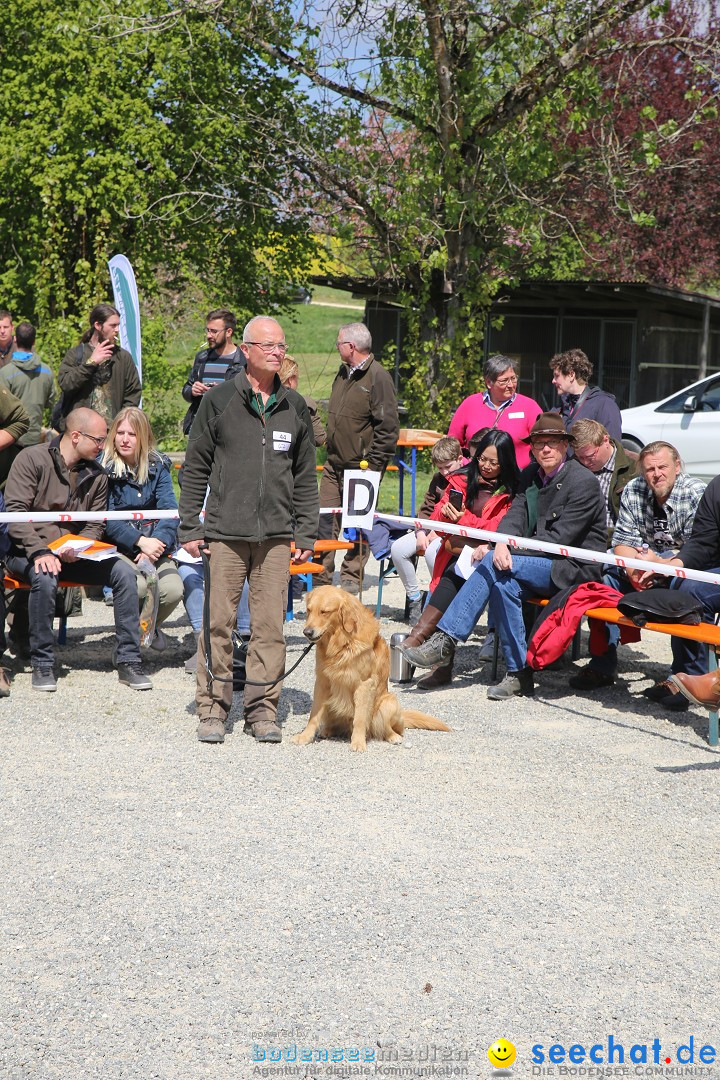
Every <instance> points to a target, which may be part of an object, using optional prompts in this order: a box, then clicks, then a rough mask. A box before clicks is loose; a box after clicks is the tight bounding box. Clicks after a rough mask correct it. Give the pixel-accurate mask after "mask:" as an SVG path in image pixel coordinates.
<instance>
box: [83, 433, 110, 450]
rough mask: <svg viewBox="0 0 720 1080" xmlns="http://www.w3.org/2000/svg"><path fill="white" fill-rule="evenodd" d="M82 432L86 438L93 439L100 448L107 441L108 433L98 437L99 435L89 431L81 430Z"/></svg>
mask: <svg viewBox="0 0 720 1080" xmlns="http://www.w3.org/2000/svg"><path fill="white" fill-rule="evenodd" d="M80 434H81V435H84V436H85V438H86V439H92V441H93V442H94V443H95V445H96V446H97V448H98V450H99V449H100V447H101V446H104V445H105V443H106V442H107V435H103V437H102V438H101V439H98V437H97V435H91V434H90V432H89V431H81V432H80Z"/></svg>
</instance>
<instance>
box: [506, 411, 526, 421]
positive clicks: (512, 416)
mask: <svg viewBox="0 0 720 1080" xmlns="http://www.w3.org/2000/svg"><path fill="white" fill-rule="evenodd" d="M524 419H525V413H524V412H509V413H508V420H524Z"/></svg>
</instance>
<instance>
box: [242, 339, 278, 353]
mask: <svg viewBox="0 0 720 1080" xmlns="http://www.w3.org/2000/svg"><path fill="white" fill-rule="evenodd" d="M245 344H246V345H257V347H258V349H262V351H263V352H264V353H271V352H279V353H280V354H281V355H282V356H284V355H285V353H286V352H287V351H288V347H287V345H284V344H283V343H282V342H281V341H246V342H245Z"/></svg>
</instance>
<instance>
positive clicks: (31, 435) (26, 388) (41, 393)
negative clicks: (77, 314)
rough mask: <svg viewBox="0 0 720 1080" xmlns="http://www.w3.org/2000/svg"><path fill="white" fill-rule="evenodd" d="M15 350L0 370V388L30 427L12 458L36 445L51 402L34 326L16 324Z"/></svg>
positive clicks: (52, 381)
mask: <svg viewBox="0 0 720 1080" xmlns="http://www.w3.org/2000/svg"><path fill="white" fill-rule="evenodd" d="M15 341H16V348H15V351H14V352H13V354H12V357H11V359H10V361H9V362H8V363H7V364H4V365H3V366H2V367H1V368H0V386H4V387H6V388H7V389H8V390H9V391H10V393H11V394H14V395H15V397H16V398H19V399H20V401H22V403H23V405H24V406H25V410H26V412H27V414H28V417H29V419H30V426H29V428H28V430H27V431H26V432H25V434H24V435H21V436H20V438H19V439H18V440H17V442H16V443H15V455H16V456H17V454H19V453H20V451H21V450H22V449H23V448H24V447H25V446H36V445H37V443H39V442H41V441H42V437H43V430H42V429H43V418H44V416H45V412H46V411H47V410H49V409H52V407H53V405H54V403H55V379H54V378H53V373H52V371H51V370H50V368H49V367H47V366H46V365H45V364H43V363H42V361H41V360H40V358H39V357H38V355H37V354H36V353H35V352H34V348H35V327H34V326H33V325H32V323H29V322H21V323H18V326H17V329H16V331H15Z"/></svg>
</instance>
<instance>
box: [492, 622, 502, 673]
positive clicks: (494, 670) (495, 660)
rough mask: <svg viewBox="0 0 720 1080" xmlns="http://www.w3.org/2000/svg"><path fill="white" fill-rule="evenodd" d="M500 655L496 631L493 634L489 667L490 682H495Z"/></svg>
mask: <svg viewBox="0 0 720 1080" xmlns="http://www.w3.org/2000/svg"><path fill="white" fill-rule="evenodd" d="M499 655H500V635H499V634H498V632H497V630H496V631H495V633H494V634H493V654H492V664H491V665H490V682H497V677H498V656H499Z"/></svg>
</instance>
